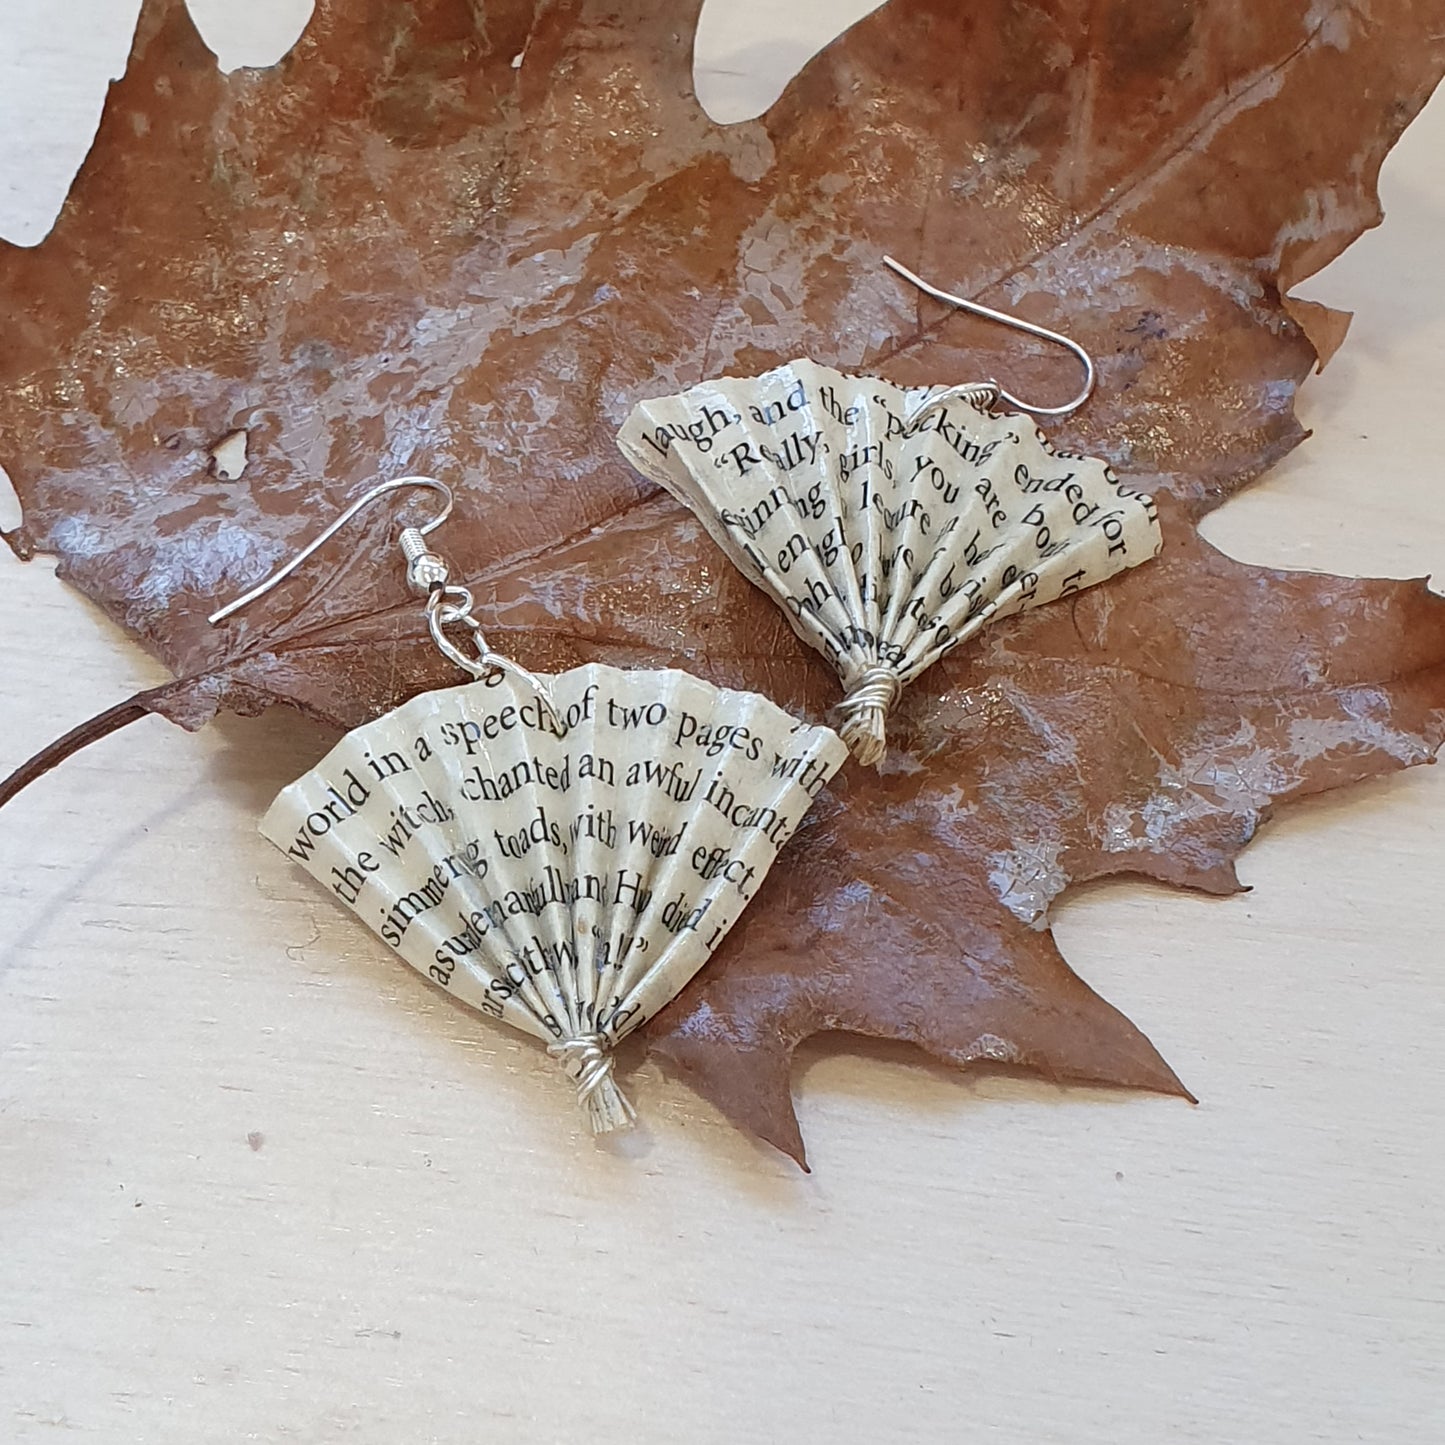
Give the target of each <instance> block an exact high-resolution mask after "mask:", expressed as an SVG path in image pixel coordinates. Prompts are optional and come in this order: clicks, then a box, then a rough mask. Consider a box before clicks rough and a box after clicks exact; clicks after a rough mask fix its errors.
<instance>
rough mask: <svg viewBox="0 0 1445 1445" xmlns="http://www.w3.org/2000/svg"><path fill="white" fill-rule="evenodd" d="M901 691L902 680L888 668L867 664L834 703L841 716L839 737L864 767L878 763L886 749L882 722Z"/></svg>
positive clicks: (886, 738)
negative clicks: (836, 704) (839, 700)
mask: <svg viewBox="0 0 1445 1445" xmlns="http://www.w3.org/2000/svg"><path fill="white" fill-rule="evenodd" d="M902 692H903V683H902V681H901V680H900V679H899V676H898V674H897V673H896V672H894V671H893V669H892V668H891V667H870V668H866V669H865V670H864V671H863V672H862V673H860V674H859V676H858V680H857V681H856V682H855V683H854V684H853V686H852V687H850V688H849V689H848V695H847V696H846V697H845V698H844V699H843V701H842V702H841V703H839V704H838V712H839V715H840V717H841V718H842V726H841V727H839V729H838V734H839V736H840V737H841V738H842V739H843V741H844V742H845V743H847V744H848V750H849V751H850V752H851V753H852V754H853V756H854V757H855V758H857V759H858V761H859V762H860V763H862V764H863V766H864V767H865V768H876V767H879V766H881V765H882V762H883V759H884V756H885V755H886V754H887V752H888V736H887V732H886V730H885V726H884V724H885V721H886V719H887V717H888V714H889V713H890V712H891V711H892V709H893V705H894V704H895V703H896V702H897V701H898V699H899V696H900V695H901V694H902Z"/></svg>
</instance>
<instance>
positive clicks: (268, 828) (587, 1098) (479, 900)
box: [211, 477, 846, 1132]
mask: <svg viewBox="0 0 1445 1445" xmlns="http://www.w3.org/2000/svg"><path fill="white" fill-rule="evenodd" d="M402 488H425V489H427V490H430V491H432V492H434V493H436V494H437V495H438V496H440V497H441V498H443V501H444V505H443V507H442V508H441V510H440V511H439V512H438V513H437V515H436V516H434V517H433V518H432V519H431V520H430V521H428V522H426V523H425V524H424V525H421V526H409V527H404V528H403V529H402V530H401V533H400V535H399V538H398V544H399V546H400V548H401V552H402V555H403V557H404V558H405V560H406V568H407V573H406V575H407V581H408V583H409V585H410V587H411V589H412V590H413V591H414V592H415V593H417V594H418V595H419V596H422V597H424V598H425V603H424V607H425V611H426V617H427V625H428V629H429V631H430V633H431V637H432V640H433V641H434V642H435V643H436V645H437V647H438V648H439V649H440V650H441V652H442V653H443V655H444V656H446V657H447V658H449V659H450V660H451V661H452V662H454V663H456V664H457V665H458V666H459V667H461V668H462V669H463V670H464V671H466V672H468V673H470V674H471V675H472V679H473V680H472V681H470V682H466V683H463V684H461V685H460V686H457V687H450V688H443V689H440V690H438V691H436V692H427V693H422V694H421V695H420V696H418V697H414V698H412V699H411V701H410V702H406V703H403V704H402V705H401V706H400V707H398V708H396V709H394V710H393V711H391V712H388V713H386V714H384V715H383V716H381V717H379V718H377V719H375V720H374V721H373V722H369V723H366V724H364V725H363V726H361V727H358V728H356V729H355V730H353V731H352V732H349V733H347V735H346V736H345V737H344V738H343V739H342V740H341V741H340V742H339V743H338V744H337V745H336V746H335V747H334V748H333V749H332V750H331V751H330V753H328V754H327V756H326V757H325V758H324V759H322V761H321V762H320V763H318V764H317V765H316V767H315V768H313V769H312V770H311V771H310V772H309V773H307V774H306V775H305V776H304V777H302V778H300V779H298V780H297V781H296V782H294V783H292V784H291V785H290V787H288V788H286V789H284V790H283V791H282V793H281V795H280V796H279V797H278V798H277V799H276V801H275V802H274V803H273V804H272V806H271V808H270V810H269V811H268V812H267V813H266V816H265V817H264V818H263V819H262V822H261V832H262V833H263V834H264V835H265V837H266V838H268V839H269V840H270V841H271V842H272V843H274V844H275V845H276V846H277V847H278V848H280V849H281V850H282V851H283V852H284V853H286V854H287V855H288V856H289V857H290V858H292V859H293V860H294V861H295V862H297V863H299V864H301V866H302V867H303V868H305V869H306V870H307V872H309V873H310V874H311V875H312V876H313V877H315V878H316V879H318V880H319V881H320V882H321V883H322V884H324V885H325V886H326V887H327V888H328V889H329V890H330V891H331V892H332V893H333V894H334V895H335V896H336V897H338V898H339V899H340V900H341V901H342V902H343V903H345V904H346V905H347V907H348V908H350V909H351V910H352V911H353V912H354V913H355V914H356V915H357V916H358V917H359V918H360V919H361V920H362V921H363V922H364V923H365V924H366V925H367V926H368V927H369V928H370V929H371V930H372V931H373V932H374V933H376V934H378V935H379V936H380V937H381V938H382V940H383V941H384V942H385V943H386V944H387V945H388V946H389V947H391V948H392V949H393V950H395V952H396V953H398V954H399V955H400V956H401V957H402V959H404V960H405V961H406V962H407V963H408V964H410V965H411V966H412V968H414V969H415V970H416V971H417V972H418V973H420V974H422V975H423V976H424V977H425V978H428V979H430V980H431V981H432V982H433V983H436V984H438V985H440V986H441V987H442V988H444V989H445V990H446V991H447V992H448V993H451V994H452V995H454V996H455V997H456V998H458V999H460V1000H461V1001H462V1002H463V1003H465V1004H468V1005H470V1006H471V1007H472V1008H474V1009H477V1010H478V1011H480V1012H481V1013H484V1014H487V1015H489V1016H491V1017H492V1018H495V1019H499V1020H501V1021H502V1022H503V1023H507V1024H510V1025H512V1026H513V1027H514V1028H517V1029H520V1030H522V1031H523V1032H524V1033H528V1034H531V1035H533V1036H534V1037H536V1038H538V1039H540V1040H542V1042H544V1043H545V1044H546V1045H547V1047H548V1051H549V1052H550V1053H551V1054H552V1055H553V1056H554V1057H555V1058H557V1059H558V1060H559V1061H560V1062H561V1064H562V1065H563V1067H564V1068H565V1069H566V1071H567V1073H568V1075H569V1077H570V1078H571V1079H572V1081H573V1083H574V1084H575V1085H576V1088H577V1093H578V1097H579V1100H580V1102H581V1103H582V1104H583V1106H584V1107H585V1109H586V1112H587V1116H588V1118H589V1120H590V1122H591V1124H592V1127H593V1129H594V1130H596V1131H597V1132H603V1131H606V1130H609V1129H615V1128H617V1127H619V1126H621V1125H624V1124H626V1123H628V1122H629V1121H630V1119H631V1118H632V1108H631V1106H630V1105H629V1104H628V1102H627V1101H626V1099H625V1098H624V1097H623V1096H622V1094H621V1092H620V1091H619V1089H618V1087H617V1085H616V1082H615V1081H614V1079H613V1077H612V1048H613V1045H614V1044H616V1043H617V1041H618V1040H620V1039H622V1038H624V1037H626V1035H628V1034H629V1033H631V1032H632V1031H633V1030H634V1029H636V1028H637V1027H638V1026H639V1025H641V1024H642V1023H644V1022H645V1021H646V1020H647V1019H649V1018H651V1017H652V1015H653V1014H655V1013H657V1012H658V1010H659V1009H661V1008H662V1007H663V1005H665V1004H666V1003H668V1002H669V1001H670V1000H671V999H673V998H674V997H676V995H677V994H678V993H679V992H680V991H681V989H682V987H683V985H684V984H686V983H687V982H688V980H689V979H691V978H692V977H693V975H694V974H695V973H697V971H698V970H699V969H700V968H701V967H702V966H703V964H704V963H706V962H707V959H708V957H709V956H710V955H711V954H712V951H713V950H714V948H716V947H717V945H718V943H719V942H720V941H721V939H722V937H723V935H724V934H725V933H726V932H727V931H728V929H729V928H730V927H731V925H732V924H733V922H734V921H735V920H736V919H737V917H738V914H739V913H740V912H741V910H742V909H743V908H744V907H745V906H746V904H747V902H748V900H749V899H750V898H751V897H752V896H753V894H754V892H755V891H756V890H757V887H758V885H759V884H760V883H761V882H762V879H763V877H764V875H765V874H766V873H767V871H768V869H769V867H770V866H771V865H772V862H773V860H774V858H776V856H777V854H778V850H779V849H780V848H781V847H782V846H783V844H784V843H786V842H787V840H788V839H789V838H790V837H791V836H792V834H793V831H794V829H795V828H796V827H797V826H798V823H799V822H800V821H801V819H802V817H803V815H804V814H805V813H806V812H807V810H808V807H809V805H810V804H811V802H812V800H813V798H814V797H815V796H816V795H817V793H818V792H819V791H821V789H822V787H823V785H824V784H825V783H826V782H827V780H828V779H829V778H830V777H831V776H832V775H833V773H834V772H835V771H836V770H837V768H838V766H839V765H840V764H841V762H842V761H843V758H844V757H845V756H846V752H845V749H844V747H843V744H842V742H841V741H840V740H839V738H838V737H837V735H836V734H834V733H832V732H830V731H829V730H828V729H827V728H823V727H810V726H808V725H806V724H804V723H801V722H799V721H797V720H796V719H794V718H792V717H790V716H789V715H788V714H787V713H785V712H783V711H782V710H781V709H780V708H778V707H776V706H774V705H773V704H772V703H771V702H769V701H768V700H767V699H766V698H764V697H760V696H758V695H757V694H756V693H749V692H734V691H729V690H727V689H725V688H717V687H713V686H712V685H711V684H709V683H706V682H704V681H702V680H701V679H700V678H696V677H692V676H690V675H689V674H688V673H685V672H676V671H655V672H649V671H635V672H624V671H622V670H620V669H618V668H614V667H606V666H602V665H600V664H588V665H586V666H583V667H577V668H573V669H572V670H571V671H569V672H563V673H559V674H556V675H554V676H547V677H538V676H533V675H532V674H531V673H529V672H527V671H526V670H525V669H523V668H521V667H518V666H517V665H516V664H515V663H514V662H511V661H510V660H508V659H507V658H505V657H502V656H500V655H499V654H497V653H494V652H493V651H491V649H490V648H489V647H488V646H487V643H486V639H485V638H484V636H483V634H482V630H481V626H480V624H479V623H478V621H477V619H476V617H475V616H474V615H473V610H472V609H473V601H472V596H471V594H470V592H469V591H468V590H467V589H466V588H465V587H461V586H458V585H456V584H455V583H453V582H452V581H451V580H450V575H449V569H448V567H447V564H446V563H445V562H444V561H443V560H442V559H441V558H440V557H439V556H437V555H436V554H435V553H433V552H432V551H431V550H430V549H429V547H428V545H427V542H426V536H427V534H428V533H430V532H432V531H434V530H435V529H436V528H437V527H439V526H440V525H441V523H442V522H443V521H445V519H446V517H447V516H448V515H449V513H450V511H451V506H452V498H451V493H450V491H449V490H448V489H447V487H446V486H445V485H444V484H443V483H441V482H439V481H437V480H436V479H435V478H431V477H404V478H401V479H398V480H396V481H391V482H384V483H382V484H381V485H380V486H377V487H373V488H372V489H371V490H370V491H369V492H367V493H366V494H365V495H364V496H361V497H358V498H357V500H356V501H355V502H353V503H352V504H351V505H350V506H349V507H348V508H347V509H346V510H345V511H344V512H343V513H342V514H341V515H340V516H339V517H338V518H337V519H336V520H335V521H334V522H332V523H331V525H330V526H328V527H327V528H326V529H325V531H323V532H322V533H321V535H320V536H319V537H317V538H316V539H315V540H314V541H313V542H311V543H310V544H309V545H308V546H307V547H305V548H303V549H302V551H300V552H299V553H298V554H297V555H296V556H295V557H293V558H292V559H291V560H290V561H289V562H288V563H286V565H285V566H283V567H281V568H280V569H279V570H278V571H277V572H275V573H274V574H273V575H272V576H270V577H268V578H267V579H266V580H265V581H263V582H261V583H260V584H259V585H258V586H256V587H253V588H252V589H251V590H250V591H249V592H247V593H246V594H245V595H244V596H243V597H239V598H237V599H236V601H234V602H232V603H231V604H230V605H229V606H227V607H224V608H222V609H221V610H220V611H219V612H217V613H216V614H215V615H214V616H213V617H212V618H211V621H212V622H213V623H215V622H220V621H222V620H224V619H225V618H226V617H228V616H230V615H231V614H232V613H233V612H235V611H237V610H238V609H239V608H241V607H244V606H247V605H248V604H249V603H251V602H253V601H255V600H256V599H257V598H258V597H260V596H262V595H263V594H264V593H266V592H268V591H270V589H271V588H272V587H274V586H275V585H276V584H277V583H278V582H279V581H281V580H282V579H283V578H284V577H286V576H288V575H289V574H290V573H291V572H293V571H294V570H295V569H296V568H297V567H298V566H300V565H301V564H302V563H303V562H304V561H305V560H306V559H307V558H308V557H310V556H311V555H312V554H313V553H314V552H315V551H316V550H317V548H318V547H321V546H322V545H324V544H325V542H326V541H327V540H329V539H330V538H331V537H332V536H333V535H334V534H335V533H336V532H337V531H338V530H339V529H340V528H341V527H343V526H344V525H345V524H346V523H347V522H348V521H350V520H351V519H352V518H353V517H355V516H356V515H357V513H358V512H360V511H362V510H363V509H364V508H366V507H368V506H370V505H371V504H372V503H373V502H375V501H376V500H377V499H378V498H380V497H382V496H384V495H386V494H387V493H390V492H394V491H397V490H399V489H402ZM454 635H455V637H459V638H460V641H461V643H462V644H463V645H462V646H458V643H457V641H456V640H454Z"/></svg>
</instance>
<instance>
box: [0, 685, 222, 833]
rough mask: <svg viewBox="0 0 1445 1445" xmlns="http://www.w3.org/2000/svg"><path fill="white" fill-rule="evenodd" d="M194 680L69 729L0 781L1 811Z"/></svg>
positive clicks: (153, 692)
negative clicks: (55, 770) (69, 760)
mask: <svg viewBox="0 0 1445 1445" xmlns="http://www.w3.org/2000/svg"><path fill="white" fill-rule="evenodd" d="M193 681H194V679H184V680H183V681H182V682H168V683H166V685H165V686H164V687H153V688H150V689H148V690H147V691H145V692H138V693H136V695H135V696H134V697H132V698H129V699H127V700H126V701H125V702H119V703H117V704H116V705H115V706H114V707H108V708H106V710H105V711H104V712H103V713H100V714H99V715H98V716H96V717H93V718H91V719H90V721H89V722H83V723H81V725H80V726H79V727H76V728H71V730H70V731H69V732H68V733H66V734H65V736H64V737H60V738H56V740H55V741H54V742H53V743H51V744H50V745H49V746H48V747H45V748H42V749H41V750H40V751H39V752H38V753H36V754H35V756H34V757H33V758H31V759H30V761H29V762H25V763H22V764H21V765H20V766H19V767H18V768H16V769H15V771H14V772H13V773H11V774H10V776H9V777H8V778H6V779H5V781H4V782H0V808H3V807H4V806H5V804H6V803H8V802H9V801H10V800H11V799H12V798H13V797H15V795H16V794H17V793H19V792H22V791H23V790H24V789H25V788H27V787H29V786H30V784H31V783H33V782H34V781H35V780H36V779H37V778H40V777H43V776H44V775H45V774H46V773H48V772H49V771H50V770H51V769H52V768H57V767H59V766H60V764H61V763H63V762H64V761H65V760H66V759H67V758H68V757H70V756H71V755H72V754H74V753H78V752H79V751H80V750H81V749H82V748H85V747H89V746H90V744H91V743H96V742H99V741H100V740H101V738H108V737H109V736H110V735H111V734H112V733H116V732H119V731H120V730H121V728H123V727H129V726H130V724H131V723H133V722H138V721H139V720H140V719H141V718H143V717H148V716H150V715H151V714H152V713H155V712H158V711H159V710H160V708H159V704H160V703H161V702H162V701H163V700H164V699H167V698H169V697H170V696H171V695H172V694H174V692H175V691H176V689H177V688H178V687H182V686H184V685H186V684H187V683H189V682H193Z"/></svg>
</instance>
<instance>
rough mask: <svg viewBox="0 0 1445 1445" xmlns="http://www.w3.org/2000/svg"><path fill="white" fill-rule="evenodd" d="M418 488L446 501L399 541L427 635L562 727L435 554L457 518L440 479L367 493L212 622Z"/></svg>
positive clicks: (385, 485)
mask: <svg viewBox="0 0 1445 1445" xmlns="http://www.w3.org/2000/svg"><path fill="white" fill-rule="evenodd" d="M407 488H416V489H420V490H424V491H430V492H433V493H435V494H436V495H437V496H438V497H440V498H441V507H440V508H439V510H438V511H437V512H436V514H435V515H434V516H432V517H430V518H428V520H427V521H425V522H423V523H419V524H413V525H409V526H404V527H403V528H402V529H401V531H400V533H399V534H398V536H397V539H396V540H397V546H398V547H399V548H400V550H401V554H402V558H403V560H404V561H405V563H406V582H407V586H408V587H409V588H410V589H411V591H412V592H413V593H415V594H416V595H417V596H418V597H424V598H425V599H426V601H425V604H424V607H425V612H426V620H427V630H428V632H429V633H430V634H431V639H432V642H433V643H434V644H435V645H436V649H437V651H438V652H440V653H441V655H442V656H443V657H445V658H446V659H447V661H448V662H451V663H454V664H455V665H456V666H457V667H460V668H461V669H462V670H463V671H464V672H469V673H471V674H472V676H473V677H490V676H492V675H494V674H495V673H497V672H510V673H511V674H512V675H513V676H515V677H517V678H519V679H520V680H521V681H523V682H524V683H525V684H526V685H527V686H528V687H529V688H531V690H532V691H533V692H534V693H536V695H537V697H538V698H539V699H540V700H541V702H542V704H543V706H544V707H545V708H546V711H547V713H548V714H549V715H550V717H551V718H552V721H553V723H554V724H555V725H556V726H557V727H559V728H560V727H561V725H562V724H561V719H560V718H558V716H557V711H556V708H555V707H554V706H553V705H552V698H551V695H550V693H549V692H548V691H547V688H546V687H545V685H544V684H543V683H542V681H541V679H539V678H537V677H535V676H534V675H533V674H532V673H530V672H528V671H527V669H526V668H524V667H520V666H519V665H518V664H517V663H515V662H513V661H512V660H511V658H509V657H504V656H503V655H502V654H501V653H500V652H493V651H492V649H491V648H490V647H489V646H488V644H487V639H486V637H485V635H484V634H483V632H482V625H481V623H480V622H479V621H478V620H477V618H476V617H475V616H474V614H473V608H474V606H475V601H474V599H473V597H472V594H471V591H470V590H469V589H468V588H466V587H463V586H460V585H458V584H456V583H454V582H452V580H451V569H450V568H449V567H448V566H447V563H446V561H445V559H443V558H442V557H441V556H439V555H438V554H437V553H436V552H433V551H432V550H431V548H430V546H429V545H428V543H427V537H428V536H429V535H430V534H431V533H433V532H435V531H436V530H437V528H438V527H440V526H441V525H442V523H443V522H445V521H446V520H447V518H448V517H450V516H451V514H452V507H453V504H454V501H455V499H454V497H453V495H452V489H451V488H450V487H449V486H447V484H446V483H445V482H442V481H438V480H437V479H436V478H435V477H420V476H418V477H396V478H394V479H393V480H391V481H387V482H382V483H380V484H379V485H377V486H374V487H372V488H371V489H370V491H367V492H364V493H362V495H361V496H359V497H357V498H356V500H355V501H353V502H351V503H350V504H349V505H348V506H347V507H346V508H345V509H344V510H343V511H341V512H339V513H338V514H337V515H336V516H335V517H334V518H333V519H332V520H331V521H330V522H329V523H328V524H327V525H326V526H325V527H324V528H323V529H322V530H321V531H320V532H319V533H318V534H317V535H316V536H315V537H313V538H312V539H311V541H309V542H308V543H307V544H306V545H305V546H304V547H302V548H301V550H300V551H299V552H297V553H296V554H295V555H294V556H292V557H290V558H289V559H288V560H287V561H285V562H283V563H282V564H281V566H279V567H278V568H276V570H275V571H274V572H272V573H271V574H270V576H268V577H266V578H264V579H262V581H260V582H258V583H257V584H256V585H255V586H254V587H252V588H251V590H250V591H249V592H243V593H242V594H241V596H239V597H237V598H236V599H235V600H234V601H232V602H228V603H227V604H226V605H225V606H224V607H221V608H219V609H217V610H216V611H215V612H213V613H212V614H211V615H210V617H209V619H207V620H208V621H209V622H210V624H211V626H213V627H214V626H216V625H217V624H219V623H221V622H224V621H225V620H226V619H227V618H228V617H232V616H234V615H235V614H236V613H237V612H240V611H241V610H242V609H243V608H245V607H249V606H250V605H251V604H252V603H253V602H255V601H257V600H258V599H259V598H261V597H264V596H265V595H266V594H267V593H268V592H269V591H271V589H272V588H273V587H275V586H277V585H278V584H279V583H281V582H283V581H285V579H286V578H287V577H289V576H290V575H291V574H292V573H293V572H295V571H296V569H297V568H298V567H300V566H302V565H303V564H304V563H305V562H307V561H308V560H309V559H310V558H311V557H313V556H314V555H315V554H316V553H317V552H318V551H320V549H321V548H322V547H324V546H325V545H326V544H327V543H328V542H329V541H330V540H331V539H332V538H333V537H334V536H336V534H337V533H338V532H340V531H341V530H342V529H343V528H344V527H346V526H347V525H348V524H349V523H350V522H352V521H353V520H354V519H355V518H356V517H358V516H360V514H361V513H362V512H364V511H365V510H366V509H367V508H368V507H370V506H371V505H372V504H373V503H374V502H377V501H379V500H380V499H381V498H382V497H385V496H387V495H389V494H390V493H392V492H398V491H403V490H405V489H407ZM449 629H450V630H451V631H456V630H458V629H460V630H461V632H462V634H463V641H464V642H466V643H469V644H470V646H471V649H472V651H471V653H470V654H469V653H467V652H465V651H463V650H462V648H461V647H459V646H458V645H457V643H456V642H454V641H453V640H452V637H451V636H450V635H449Z"/></svg>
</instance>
